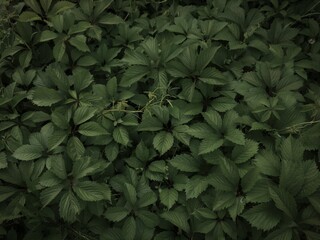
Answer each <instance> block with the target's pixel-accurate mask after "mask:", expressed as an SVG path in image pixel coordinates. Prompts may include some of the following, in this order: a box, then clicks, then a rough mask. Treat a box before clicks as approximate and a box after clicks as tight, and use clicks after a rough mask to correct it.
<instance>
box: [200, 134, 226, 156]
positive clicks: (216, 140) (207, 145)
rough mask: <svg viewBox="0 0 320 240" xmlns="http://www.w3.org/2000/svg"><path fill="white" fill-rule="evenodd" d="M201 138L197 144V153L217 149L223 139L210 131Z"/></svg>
mask: <svg viewBox="0 0 320 240" xmlns="http://www.w3.org/2000/svg"><path fill="white" fill-rule="evenodd" d="M208 135H209V137H207V138H205V139H203V140H202V141H201V143H200V145H199V154H206V153H210V152H213V151H215V150H217V149H218V148H219V147H221V146H222V144H223V139H221V138H220V137H218V136H217V135H214V134H212V133H210V134H208Z"/></svg>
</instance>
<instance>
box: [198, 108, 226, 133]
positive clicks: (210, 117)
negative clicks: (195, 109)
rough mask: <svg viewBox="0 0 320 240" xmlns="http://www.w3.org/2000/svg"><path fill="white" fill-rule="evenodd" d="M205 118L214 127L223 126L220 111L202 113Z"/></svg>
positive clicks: (217, 128)
mask: <svg viewBox="0 0 320 240" xmlns="http://www.w3.org/2000/svg"><path fill="white" fill-rule="evenodd" d="M202 116H203V118H204V120H205V121H206V122H207V123H208V124H209V125H210V126H211V127H213V128H214V129H216V130H219V129H220V128H221V127H222V119H221V116H220V114H219V113H218V112H216V111H213V110H209V111H207V112H205V113H203V114H202Z"/></svg>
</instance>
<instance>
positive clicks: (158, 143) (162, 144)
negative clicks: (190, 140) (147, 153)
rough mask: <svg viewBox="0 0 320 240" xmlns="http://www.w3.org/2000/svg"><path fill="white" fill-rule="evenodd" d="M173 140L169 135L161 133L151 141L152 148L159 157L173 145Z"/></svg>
mask: <svg viewBox="0 0 320 240" xmlns="http://www.w3.org/2000/svg"><path fill="white" fill-rule="evenodd" d="M173 142H174V138H173V136H172V134H171V133H168V132H164V131H161V132H159V133H157V135H156V136H155V137H154V139H153V146H154V148H155V149H156V150H158V151H159V152H160V154H161V155H163V154H164V153H166V152H167V151H168V150H169V149H170V148H171V147H172V145H173Z"/></svg>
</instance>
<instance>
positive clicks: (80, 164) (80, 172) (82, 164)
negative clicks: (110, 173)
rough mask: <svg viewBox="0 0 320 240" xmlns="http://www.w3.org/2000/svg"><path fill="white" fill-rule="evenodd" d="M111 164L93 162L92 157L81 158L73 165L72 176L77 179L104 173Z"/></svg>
mask: <svg viewBox="0 0 320 240" xmlns="http://www.w3.org/2000/svg"><path fill="white" fill-rule="evenodd" d="M108 165H109V163H106V162H104V161H93V160H92V159H91V158H90V157H85V156H83V157H81V158H79V159H77V160H76V161H75V162H74V163H73V169H72V176H73V177H74V178H76V179H79V178H83V177H86V176H89V175H92V174H94V173H96V172H101V171H103V170H104V169H105V168H106V167H107V166H108Z"/></svg>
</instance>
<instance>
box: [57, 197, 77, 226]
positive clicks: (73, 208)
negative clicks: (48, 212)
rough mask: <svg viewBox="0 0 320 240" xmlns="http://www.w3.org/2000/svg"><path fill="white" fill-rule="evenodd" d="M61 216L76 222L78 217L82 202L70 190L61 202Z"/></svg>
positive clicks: (68, 220)
mask: <svg viewBox="0 0 320 240" xmlns="http://www.w3.org/2000/svg"><path fill="white" fill-rule="evenodd" d="M59 212H60V216H61V217H62V218H63V219H64V220H65V221H67V222H70V223H72V222H74V221H75V220H76V218H77V215H78V214H79V213H80V204H79V201H78V199H77V198H76V197H75V195H74V194H73V193H72V192H71V191H68V192H66V193H65V194H64V195H63V196H62V198H61V200H60V204H59Z"/></svg>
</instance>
